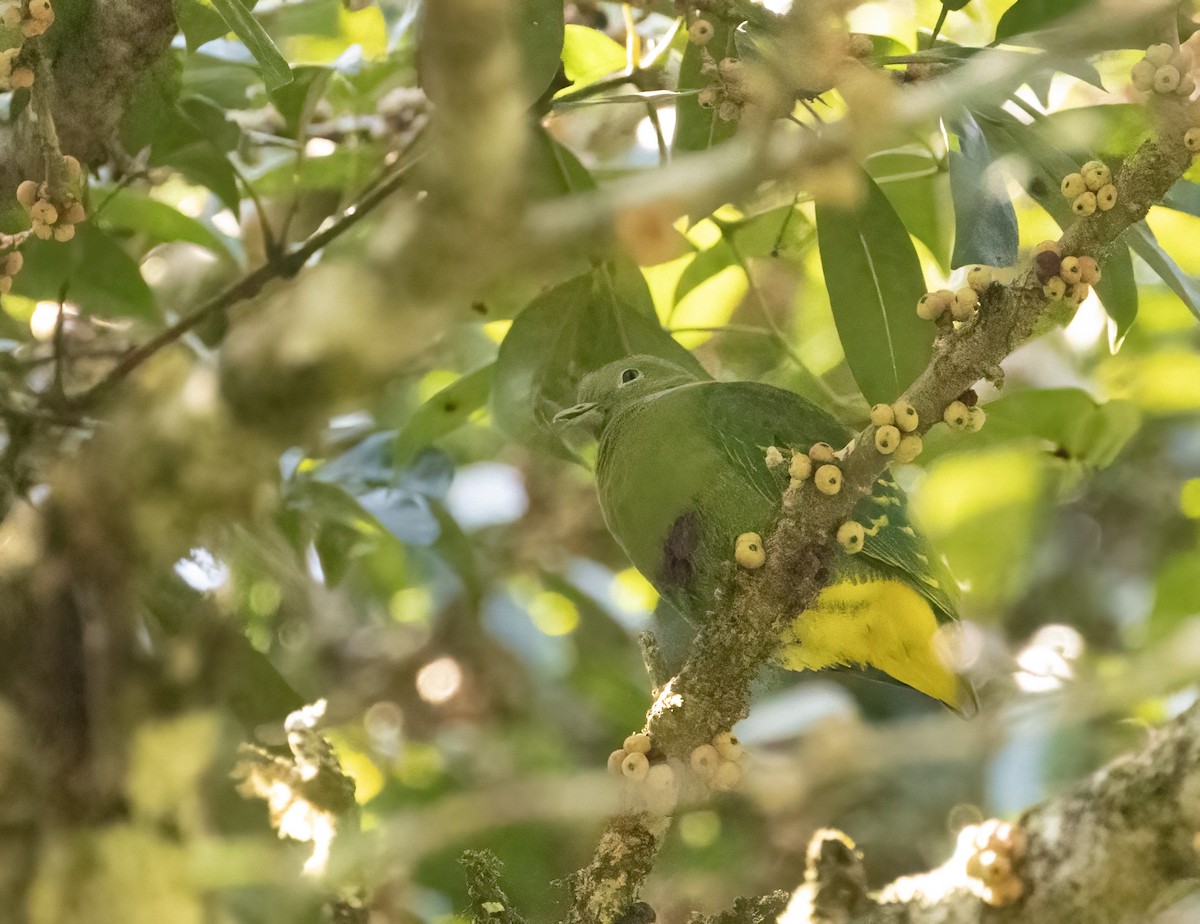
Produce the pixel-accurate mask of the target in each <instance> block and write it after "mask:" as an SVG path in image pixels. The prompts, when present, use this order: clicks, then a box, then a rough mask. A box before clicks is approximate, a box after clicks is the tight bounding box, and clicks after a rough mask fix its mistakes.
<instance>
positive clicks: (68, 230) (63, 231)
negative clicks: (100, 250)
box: [54, 225, 75, 244]
mask: <svg viewBox="0 0 1200 924" xmlns="http://www.w3.org/2000/svg"><path fill="white" fill-rule="evenodd" d="M74 237H75V226H74V225H55V226H54V239H55V240H56V241H59V242H60V243H64V244H65V243H66V242H67V241H69V240H71V239H72V238H74Z"/></svg>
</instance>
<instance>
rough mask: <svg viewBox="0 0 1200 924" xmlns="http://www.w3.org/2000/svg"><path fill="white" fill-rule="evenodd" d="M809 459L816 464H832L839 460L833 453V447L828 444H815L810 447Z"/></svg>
mask: <svg viewBox="0 0 1200 924" xmlns="http://www.w3.org/2000/svg"><path fill="white" fill-rule="evenodd" d="M808 457H809V458H810V459H812V460H813V461H814V462H832V461H833V460H834V459H835V458H837V457H836V456H835V455H834V453H833V447H832V446H830V445H829V444H828V443H813V444H812V446H811V447H809V450H808Z"/></svg>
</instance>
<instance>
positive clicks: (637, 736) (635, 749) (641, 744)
mask: <svg viewBox="0 0 1200 924" xmlns="http://www.w3.org/2000/svg"><path fill="white" fill-rule="evenodd" d="M622 747H624V749H625V750H626V751H627V752H628V753H630V754H649V753H650V736H649V735H647V734H644V733H643V732H635V733H634V734H632V735H630V736H629V737H628V738H626V739H625V744H624V745H622Z"/></svg>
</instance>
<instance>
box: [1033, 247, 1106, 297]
mask: <svg viewBox="0 0 1200 924" xmlns="http://www.w3.org/2000/svg"><path fill="white" fill-rule="evenodd" d="M1033 270H1034V272H1035V273H1036V274H1037V278H1038V282H1040V283H1041V284H1042V292H1043V293H1045V296H1046V298H1048V299H1050V300H1051V301H1064V302H1066V303H1067V304H1069V305H1079V304H1081V303H1082V302H1083V300H1084V299H1085V298H1087V297H1088V293H1089V292H1091V287H1092V286H1093V285H1094V284H1095V283H1097V282H1099V281H1100V266H1099V264H1097V263H1096V260H1095V258H1094V257H1088V256H1083V257H1073V256H1066V257H1064V256H1063V255H1062V247H1060V246H1059V245H1058V242H1057V241H1042V242H1041V243H1040V244H1038V245H1037V247H1035V248H1034V249H1033Z"/></svg>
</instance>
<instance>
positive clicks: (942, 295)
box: [933, 289, 954, 311]
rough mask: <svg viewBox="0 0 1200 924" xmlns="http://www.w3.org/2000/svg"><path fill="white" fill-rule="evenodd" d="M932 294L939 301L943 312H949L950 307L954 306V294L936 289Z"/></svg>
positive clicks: (946, 290) (947, 290)
mask: <svg viewBox="0 0 1200 924" xmlns="http://www.w3.org/2000/svg"><path fill="white" fill-rule="evenodd" d="M933 294H934V295H936V296H937V297H938V298H939V299H941V301H942V305H943V306H944V310H946V311H949V310H950V306H952V305H953V304H954V293H953V292H951V291H950V290H949V289H938V290H937V291H936V292H934V293H933Z"/></svg>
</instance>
